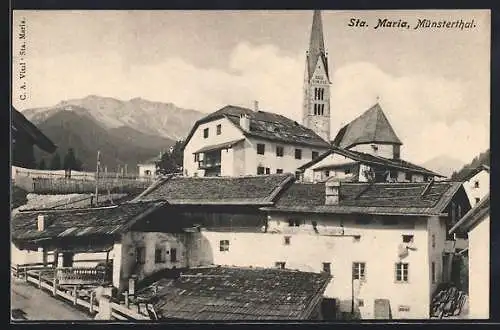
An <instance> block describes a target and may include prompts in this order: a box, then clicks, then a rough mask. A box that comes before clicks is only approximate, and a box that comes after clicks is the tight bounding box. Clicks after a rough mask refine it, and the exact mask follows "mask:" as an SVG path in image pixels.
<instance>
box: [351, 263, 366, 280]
mask: <svg viewBox="0 0 500 330" xmlns="http://www.w3.org/2000/svg"><path fill="white" fill-rule="evenodd" d="M365 268H366V264H365V263H364V262H353V263H352V279H353V280H362V281H363V280H365V278H366V276H365V275H366V274H365Z"/></svg>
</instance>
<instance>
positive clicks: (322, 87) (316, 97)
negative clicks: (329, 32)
mask: <svg viewBox="0 0 500 330" xmlns="http://www.w3.org/2000/svg"><path fill="white" fill-rule="evenodd" d="M305 71H306V72H305V75H304V103H303V113H302V123H303V124H304V126H305V127H308V128H310V129H312V130H313V131H314V132H316V134H318V135H319V136H321V137H322V138H323V139H324V140H325V141H330V75H329V73H328V59H327V57H326V50H325V40H324V37H323V24H322V22H321V13H320V11H319V10H315V11H314V15H313V22H312V27H311V38H310V39H309V50H308V52H307V56H306V70H305Z"/></svg>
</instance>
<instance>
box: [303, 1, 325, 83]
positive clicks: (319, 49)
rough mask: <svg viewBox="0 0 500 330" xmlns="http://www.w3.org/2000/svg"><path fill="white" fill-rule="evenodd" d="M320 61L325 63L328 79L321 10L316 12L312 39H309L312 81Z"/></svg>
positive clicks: (308, 58) (308, 54)
mask: <svg viewBox="0 0 500 330" xmlns="http://www.w3.org/2000/svg"><path fill="white" fill-rule="evenodd" d="M319 59H321V61H322V62H323V65H324V66H325V69H326V75H327V77H328V61H327V58H326V50H325V40H324V37H323V23H322V22H321V12H320V11H319V10H315V11H314V15H313V22H312V26H311V37H310V39H309V51H308V53H307V62H308V63H307V64H308V74H309V79H311V76H312V75H313V73H314V69H315V68H316V64H317V63H318V60H319Z"/></svg>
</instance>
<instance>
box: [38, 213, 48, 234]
mask: <svg viewBox="0 0 500 330" xmlns="http://www.w3.org/2000/svg"><path fill="white" fill-rule="evenodd" d="M37 220H38V222H37V224H38V231H44V230H45V227H46V225H47V223H46V222H45V216H44V215H41V214H40V215H39V216H38V219H37Z"/></svg>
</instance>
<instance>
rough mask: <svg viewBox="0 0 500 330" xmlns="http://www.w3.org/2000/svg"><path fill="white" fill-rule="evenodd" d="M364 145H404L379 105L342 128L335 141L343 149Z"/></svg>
mask: <svg viewBox="0 0 500 330" xmlns="http://www.w3.org/2000/svg"><path fill="white" fill-rule="evenodd" d="M364 143H381V144H399V145H401V144H403V143H402V142H401V140H399V138H398V137H397V135H396V133H395V132H394V129H393V128H392V126H391V124H390V123H389V120H388V119H387V117H386V116H385V114H384V112H383V111H382V108H381V107H380V105H379V104H378V103H377V104H375V105H374V106H372V107H371V108H370V109H368V110H367V111H365V112H364V113H363V114H362V115H361V116H359V117H357V118H356V119H354V120H353V121H351V122H350V123H349V124H347V125H346V126H344V127H342V128H341V129H340V130H339V132H338V133H337V136H336V137H335V139H334V140H333V144H334V145H335V146H339V147H341V148H350V147H353V146H355V145H357V144H364Z"/></svg>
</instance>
